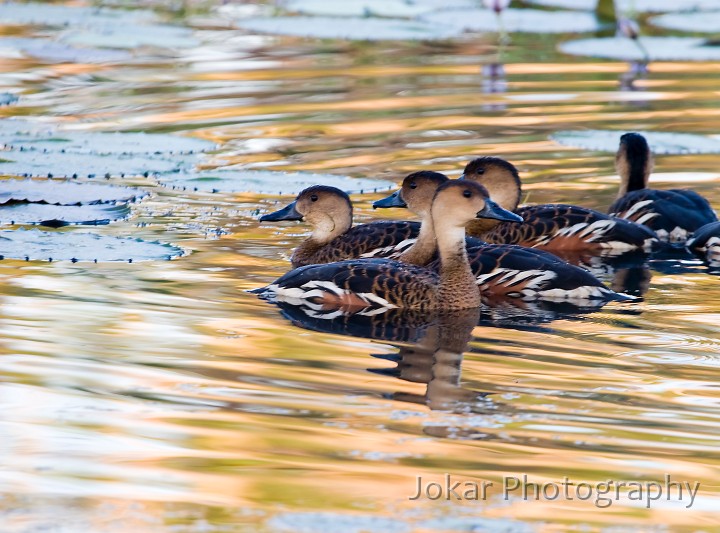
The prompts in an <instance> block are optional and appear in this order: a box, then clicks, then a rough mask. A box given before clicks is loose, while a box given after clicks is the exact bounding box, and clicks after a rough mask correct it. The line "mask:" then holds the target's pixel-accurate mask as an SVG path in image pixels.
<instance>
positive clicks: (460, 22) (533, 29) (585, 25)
mask: <svg viewBox="0 0 720 533" xmlns="http://www.w3.org/2000/svg"><path fill="white" fill-rule="evenodd" d="M422 18H423V19H424V20H426V21H427V22H432V23H434V24H435V23H439V24H445V25H448V26H453V27H455V28H457V30H458V31H459V30H466V31H499V30H500V26H499V23H500V19H498V17H497V16H496V15H495V13H494V12H493V11H492V10H490V9H459V10H449V11H440V12H437V13H432V14H430V15H425V16H423V17H422ZM501 21H502V22H501V23H502V27H503V28H502V29H503V30H505V31H511V32H527V33H570V32H586V31H594V30H596V29H597V28H598V23H597V20H596V19H595V17H594V16H593V15H592V14H590V13H578V12H577V11H540V10H538V9H506V10H504V11H503V12H502V15H501Z"/></svg>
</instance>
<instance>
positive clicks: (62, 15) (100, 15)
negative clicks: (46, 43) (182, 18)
mask: <svg viewBox="0 0 720 533" xmlns="http://www.w3.org/2000/svg"><path fill="white" fill-rule="evenodd" d="M155 18H156V17H155V15H154V14H153V13H152V12H151V11H147V10H132V11H130V10H121V9H108V8H102V7H84V6H66V5H57V4H51V3H33V2H28V3H18V2H3V3H1V4H0V20H1V21H2V23H3V24H32V25H42V26H72V27H74V28H78V27H96V28H97V27H102V26H107V25H116V26H117V25H127V24H138V23H141V22H146V21H149V20H153V19H155Z"/></svg>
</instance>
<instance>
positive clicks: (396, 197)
mask: <svg viewBox="0 0 720 533" xmlns="http://www.w3.org/2000/svg"><path fill="white" fill-rule="evenodd" d="M379 207H381V208H382V207H407V204H406V203H405V201H404V200H403V199H402V197H401V196H400V191H395V192H394V193H392V194H391V195H390V196H388V197H387V198H383V199H382V200H378V201H377V202H373V209H377V208H379Z"/></svg>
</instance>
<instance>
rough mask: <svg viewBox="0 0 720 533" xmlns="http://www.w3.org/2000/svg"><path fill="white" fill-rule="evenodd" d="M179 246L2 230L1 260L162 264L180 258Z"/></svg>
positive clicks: (82, 235)
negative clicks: (145, 262) (160, 262)
mask: <svg viewBox="0 0 720 533" xmlns="http://www.w3.org/2000/svg"><path fill="white" fill-rule="evenodd" d="M182 253H183V252H182V250H181V249H180V248H178V247H177V246H172V245H170V244H162V243H159V242H147V241H143V240H140V239H129V238H118V237H108V236H104V235H96V234H94V233H76V232H48V231H40V230H34V229H33V230H22V229H21V230H15V231H11V230H4V231H0V257H2V258H3V259H29V260H40V261H47V260H48V259H50V258H52V259H53V260H54V261H56V260H74V261H98V262H104V261H133V262H135V261H159V260H166V259H171V258H173V257H179V256H181V255H182Z"/></svg>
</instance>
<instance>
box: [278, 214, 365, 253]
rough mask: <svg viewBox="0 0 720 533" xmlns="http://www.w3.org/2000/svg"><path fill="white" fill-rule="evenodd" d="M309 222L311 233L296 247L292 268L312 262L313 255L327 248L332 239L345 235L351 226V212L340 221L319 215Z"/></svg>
mask: <svg viewBox="0 0 720 533" xmlns="http://www.w3.org/2000/svg"><path fill="white" fill-rule="evenodd" d="M309 222H310V223H311V224H312V226H313V230H312V233H311V234H310V236H309V237H308V238H307V239H305V241H304V242H303V243H301V244H300V246H298V247H297V248H296V249H295V251H294V252H293V255H292V264H293V266H294V267H298V266H302V265H308V264H311V263H313V262H314V260H313V259H314V255H315V254H316V253H318V252H319V251H320V250H322V249H323V248H324V247H325V246H327V245H328V244H329V243H330V242H332V241H333V239H336V238H338V237H340V236H341V235H343V234H344V233H346V232H347V231H348V230H349V229H350V227H351V226H352V212H350V213H348V215H347V216H346V217H343V219H342V220H337V219H336V218H334V217H332V216H331V215H330V214H327V213H321V214H319V215H316V216H313V218H312V220H309Z"/></svg>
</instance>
